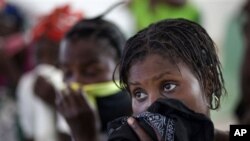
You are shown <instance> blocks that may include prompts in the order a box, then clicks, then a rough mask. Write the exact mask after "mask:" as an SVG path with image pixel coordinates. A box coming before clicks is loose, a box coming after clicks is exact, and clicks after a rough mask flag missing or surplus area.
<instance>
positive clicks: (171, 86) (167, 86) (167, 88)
mask: <svg viewBox="0 0 250 141" xmlns="http://www.w3.org/2000/svg"><path fill="white" fill-rule="evenodd" d="M175 88H176V84H173V83H167V84H164V86H163V90H164V92H170V91H172V90H173V89H175Z"/></svg>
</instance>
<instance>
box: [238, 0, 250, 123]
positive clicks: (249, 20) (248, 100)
mask: <svg viewBox="0 0 250 141" xmlns="http://www.w3.org/2000/svg"><path fill="white" fill-rule="evenodd" d="M243 14H244V16H245V17H244V18H246V19H245V22H244V23H243V24H244V26H243V28H242V30H243V36H244V38H243V39H244V43H245V44H244V46H245V49H244V50H245V51H244V55H243V56H244V57H243V62H242V64H241V71H240V84H241V85H240V90H241V91H240V92H241V96H240V102H239V104H238V106H237V109H236V116H237V118H238V120H239V122H240V123H241V124H250V109H249V106H250V1H249V0H248V1H247V2H246V5H245V7H244V10H243Z"/></svg>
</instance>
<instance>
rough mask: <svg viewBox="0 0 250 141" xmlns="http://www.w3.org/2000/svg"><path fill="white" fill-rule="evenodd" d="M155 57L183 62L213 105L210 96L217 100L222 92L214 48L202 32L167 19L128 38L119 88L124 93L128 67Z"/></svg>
mask: <svg viewBox="0 0 250 141" xmlns="http://www.w3.org/2000/svg"><path fill="white" fill-rule="evenodd" d="M153 53H158V54H160V55H162V56H164V57H165V58H167V59H168V60H170V61H171V62H174V63H177V62H176V61H181V62H184V63H185V64H187V65H188V67H189V68H190V69H191V70H192V71H193V72H194V74H195V75H196V77H197V78H198V80H199V81H200V83H201V86H202V88H203V89H204V91H205V93H206V95H207V96H208V97H209V98H210V105H213V100H212V99H213V98H212V95H215V96H216V97H217V98H218V104H217V105H216V107H213V109H218V108H219V105H220V97H221V95H223V94H224V93H225V94H226V90H225V88H224V79H223V76H222V72H221V64H220V61H219V58H218V56H217V54H216V47H215V45H214V43H213V41H212V39H211V38H210V37H209V35H208V34H207V32H206V31H205V29H203V28H202V27H201V26H200V25H198V24H196V23H194V22H191V21H188V20H185V19H169V20H163V21H160V22H158V23H155V24H152V25H150V26H149V27H148V28H145V29H143V30H141V31H140V32H138V33H137V34H136V35H135V36H133V37H131V38H130V39H129V40H128V41H127V43H126V45H125V48H124V51H123V55H122V57H121V60H120V63H119V72H120V75H119V78H120V87H121V88H124V89H126V90H128V91H129V89H128V73H129V69H130V68H131V66H132V65H133V64H134V63H136V61H139V60H141V59H143V58H145V57H146V56H147V55H149V54H153Z"/></svg>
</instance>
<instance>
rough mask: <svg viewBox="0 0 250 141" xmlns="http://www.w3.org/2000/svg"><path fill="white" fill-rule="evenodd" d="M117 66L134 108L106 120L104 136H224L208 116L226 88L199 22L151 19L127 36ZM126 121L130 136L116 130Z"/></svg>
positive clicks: (205, 138) (206, 140)
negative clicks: (128, 114)
mask: <svg viewBox="0 0 250 141" xmlns="http://www.w3.org/2000/svg"><path fill="white" fill-rule="evenodd" d="M119 72H120V77H119V78H120V86H121V88H124V89H126V90H127V91H128V93H129V95H130V96H131V99H132V109H133V113H134V114H133V117H130V118H125V119H126V120H127V122H121V121H124V119H120V120H117V121H114V122H113V123H111V124H110V126H109V131H110V132H109V133H110V138H109V140H110V141H115V140H119V139H124V140H126V139H127V140H131V139H132V140H144V141H145V140H164V141H167V140H175V141H176V140H177V141H178V140H182V141H184V140H186V141H191V140H192V141H195V140H197V141H198V140H203V141H209V140H210V141H212V140H216V141H217V140H218V141H222V140H227V139H228V137H227V135H226V133H223V132H221V131H218V130H214V127H213V124H212V122H211V120H210V112H209V110H210V109H211V110H215V109H218V108H219V106H220V98H221V96H222V95H224V94H225V93H226V90H225V88H224V80H223V76H222V73H221V64H220V61H219V59H218V56H217V54H216V47H215V45H214V42H213V41H212V39H211V38H210V37H209V35H208V34H207V32H206V31H205V29H203V28H202V27H201V26H200V25H198V24H196V23H194V22H191V21H188V20H185V19H170V20H163V21H160V22H157V23H155V24H151V25H150V26H149V27H147V28H145V29H143V30H141V31H140V32H138V33H137V34H136V35H135V36H133V37H131V38H130V39H129V40H128V41H127V43H126V45H125V48H124V50H123V55H122V57H121V60H120V63H119ZM145 112H146V114H145ZM155 114H156V115H157V114H160V115H161V116H160V117H163V119H164V120H162V121H164V122H162V121H160V120H159V119H161V118H159V116H155ZM148 117H150V118H148ZM154 117H157V118H155V120H154ZM156 119H157V120H156ZM166 121H173V122H171V123H172V126H169V122H168V123H167V124H166ZM127 123H128V125H129V127H130V130H131V129H132V130H133V131H134V133H136V135H134V136H135V138H133V132H131V136H130V137H128V136H129V135H126V136H124V135H123V134H122V133H121V132H122V131H123V132H129V131H128V130H129V128H125V127H126V125H127ZM205 123H206V124H205ZM196 124H197V125H196ZM119 125H120V126H119ZM148 125H149V126H148ZM159 125H165V127H162V126H159ZM149 127H151V128H153V130H152V131H149V130H148V128H149ZM169 127H171V131H172V132H169V130H168V129H169ZM183 127H185V130H184V128H183ZM162 131H165V133H162V134H161V132H162ZM152 132H154V133H152ZM154 137H155V138H154Z"/></svg>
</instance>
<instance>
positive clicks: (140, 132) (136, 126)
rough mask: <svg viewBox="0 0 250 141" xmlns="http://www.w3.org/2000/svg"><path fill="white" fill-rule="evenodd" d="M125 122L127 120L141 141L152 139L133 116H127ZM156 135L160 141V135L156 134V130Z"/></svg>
mask: <svg viewBox="0 0 250 141" xmlns="http://www.w3.org/2000/svg"><path fill="white" fill-rule="evenodd" d="M127 122H128V125H129V126H130V127H131V128H132V129H133V130H134V132H135V133H136V135H137V136H138V138H139V139H140V140H141V141H153V140H152V139H151V138H150V137H149V135H147V133H146V132H145V131H144V130H143V129H142V128H141V127H140V125H139V124H138V122H137V121H136V120H135V119H134V118H133V117H129V118H128V120H127ZM155 131H156V130H155ZM156 135H157V138H158V141H160V139H161V137H160V135H159V134H158V132H156Z"/></svg>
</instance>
